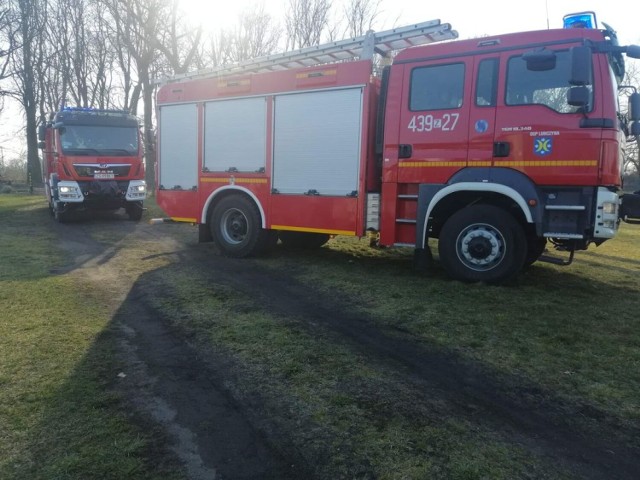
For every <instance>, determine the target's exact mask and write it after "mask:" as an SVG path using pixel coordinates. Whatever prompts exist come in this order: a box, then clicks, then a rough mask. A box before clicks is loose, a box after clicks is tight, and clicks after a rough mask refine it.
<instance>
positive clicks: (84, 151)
mask: <svg viewBox="0 0 640 480" xmlns="http://www.w3.org/2000/svg"><path fill="white" fill-rule="evenodd" d="M62 151H63V152H64V153H65V154H67V155H100V152H98V150H96V149H95V148H63V149H62Z"/></svg>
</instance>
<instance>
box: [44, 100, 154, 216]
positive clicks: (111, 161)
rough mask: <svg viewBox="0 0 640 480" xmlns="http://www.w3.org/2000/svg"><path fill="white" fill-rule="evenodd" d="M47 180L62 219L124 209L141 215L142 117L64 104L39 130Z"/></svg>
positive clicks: (54, 209) (55, 213) (143, 188)
mask: <svg viewBox="0 0 640 480" xmlns="http://www.w3.org/2000/svg"><path fill="white" fill-rule="evenodd" d="M38 134H39V139H40V147H41V148H42V151H43V163H42V168H43V179H44V183H45V193H46V196H47V200H48V201H49V206H50V209H51V213H52V215H53V216H54V218H56V219H57V220H58V221H61V222H64V221H67V220H69V219H71V218H74V217H77V216H80V215H83V216H86V215H87V214H90V213H91V212H93V211H96V210H117V209H120V208H124V209H125V210H126V212H127V214H128V215H129V218H131V219H132V220H140V218H141V217H142V212H143V201H144V199H145V198H146V183H145V181H144V162H143V151H142V144H141V141H140V133H139V122H138V119H137V117H135V116H134V115H131V114H129V113H127V112H125V111H120V110H96V109H89V108H64V109H62V110H60V111H59V112H56V113H54V114H51V116H50V118H49V120H48V121H47V122H44V123H43V124H41V126H40V129H39V132H38Z"/></svg>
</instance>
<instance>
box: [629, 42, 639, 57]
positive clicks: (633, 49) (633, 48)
mask: <svg viewBox="0 0 640 480" xmlns="http://www.w3.org/2000/svg"><path fill="white" fill-rule="evenodd" d="M626 53H627V57H629V58H640V46H638V45H629V46H628V47H627V51H626Z"/></svg>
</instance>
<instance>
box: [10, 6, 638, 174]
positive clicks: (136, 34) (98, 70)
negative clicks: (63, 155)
mask: <svg viewBox="0 0 640 480" xmlns="http://www.w3.org/2000/svg"><path fill="white" fill-rule="evenodd" d="M285 1H286V6H285V8H284V13H283V14H282V18H275V17H274V16H273V15H272V14H270V13H269V12H268V11H267V9H266V8H265V6H264V3H256V4H255V5H254V6H253V7H252V8H251V9H249V10H246V11H244V12H243V13H241V14H240V15H239V16H238V18H237V20H236V22H235V23H234V24H230V25H228V26H226V27H224V28H222V29H220V30H217V31H212V30H208V29H206V28H205V27H203V25H200V24H194V23H193V20H192V19H193V18H194V15H193V14H191V15H188V14H187V12H186V11H185V10H184V7H183V5H182V3H181V0H2V3H0V115H2V106H3V105H4V103H5V102H4V100H6V99H7V98H9V97H10V98H11V99H13V100H14V101H17V102H18V104H19V105H20V106H21V108H22V110H23V119H24V130H23V132H24V140H23V142H22V143H23V144H24V145H26V158H18V159H9V158H5V156H4V154H3V151H2V149H1V148H0V162H1V163H0V175H4V176H5V177H6V176H7V173H6V171H7V170H13V169H14V167H16V166H17V167H18V168H22V169H23V172H24V177H25V178H30V179H31V181H32V183H33V184H34V185H39V184H41V182H42V178H41V170H40V163H39V159H38V154H39V152H38V148H37V136H36V131H37V125H38V123H39V122H40V121H41V120H42V119H43V118H46V116H47V115H48V113H50V112H53V111H55V110H57V109H58V108H59V107H60V105H61V104H63V103H64V104H66V105H69V106H82V107H95V108H122V109H126V110H129V111H131V112H132V113H134V114H136V115H138V116H139V117H140V118H142V119H143V125H144V137H145V138H144V142H145V152H146V155H147V162H146V163H147V180H148V181H149V183H150V184H151V185H153V179H154V176H155V172H154V168H153V167H154V165H153V161H151V160H152V158H153V151H154V145H153V111H154V104H153V101H154V93H155V88H156V85H155V83H154V80H155V79H158V78H162V77H165V76H170V75H173V74H178V73H184V72H188V71H194V70H200V69H206V68H211V67H214V66H218V65H222V64H228V63H233V62H238V61H241V60H246V59H249V58H254V57H258V56H263V55H268V54H271V53H276V52H280V51H285V50H294V49H298V48H304V47H308V46H312V45H317V44H319V43H322V42H327V41H331V40H338V39H342V38H346V37H353V36H358V35H363V34H364V33H366V31H367V30H369V29H371V28H374V29H381V28H390V25H379V24H378V23H379V20H380V17H381V11H382V10H381V3H382V0H342V1H340V0H333V1H332V0H285ZM214 12H215V10H214ZM206 15H215V13H214V14H210V13H208V12H207V13H206V14H205V12H203V16H206ZM190 19H191V20H190ZM423 20H425V19H417V21H423ZM203 24H204V25H206V21H205V22H204V23H203ZM629 63H630V64H631V65H630V67H631V68H630V69H629V76H628V81H627V84H632V85H638V84H640V81H638V79H639V78H640V74H639V69H638V68H637V66H636V65H634V64H633V62H629ZM630 146H631V148H630V149H629V150H628V153H627V159H626V163H627V171H629V172H634V173H636V174H637V172H638V171H640V158H639V154H638V148H637V143H636V142H632V144H630ZM16 164H17V165H16ZM25 165H26V168H25ZM8 166H9V167H12V168H7V167H8ZM3 170H5V172H3Z"/></svg>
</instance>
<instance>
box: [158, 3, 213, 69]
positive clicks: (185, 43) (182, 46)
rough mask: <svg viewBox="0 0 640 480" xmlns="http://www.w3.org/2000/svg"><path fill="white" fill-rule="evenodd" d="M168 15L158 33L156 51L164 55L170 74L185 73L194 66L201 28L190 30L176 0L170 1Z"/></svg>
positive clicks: (200, 45) (200, 38) (199, 45)
mask: <svg viewBox="0 0 640 480" xmlns="http://www.w3.org/2000/svg"><path fill="white" fill-rule="evenodd" d="M168 13H169V17H168V21H167V22H166V23H164V25H163V26H162V28H161V31H160V32H159V33H160V34H161V36H160V38H159V42H158V49H159V50H160V51H161V52H162V53H164V56H165V58H166V60H167V62H168V64H169V68H170V69H171V72H170V73H174V74H175V73H185V72H187V71H188V70H189V69H190V68H191V67H193V66H194V65H195V61H196V57H197V56H198V53H199V51H200V49H201V47H202V27H201V26H198V27H196V28H192V26H191V25H189V24H188V23H187V22H186V21H185V18H184V16H183V12H182V11H181V10H180V2H179V1H178V0H172V2H171V4H170V5H169V6H168Z"/></svg>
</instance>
